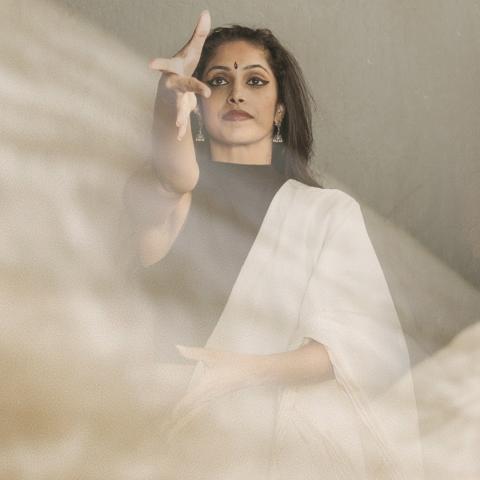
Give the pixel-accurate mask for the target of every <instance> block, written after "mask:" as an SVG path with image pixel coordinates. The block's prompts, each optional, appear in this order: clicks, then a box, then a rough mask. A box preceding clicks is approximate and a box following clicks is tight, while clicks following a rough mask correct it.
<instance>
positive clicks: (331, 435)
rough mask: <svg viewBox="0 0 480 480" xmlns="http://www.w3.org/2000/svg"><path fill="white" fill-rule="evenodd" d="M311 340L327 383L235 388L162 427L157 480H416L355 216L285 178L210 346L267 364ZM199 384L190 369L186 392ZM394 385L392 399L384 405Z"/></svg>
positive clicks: (400, 349)
mask: <svg viewBox="0 0 480 480" xmlns="http://www.w3.org/2000/svg"><path fill="white" fill-rule="evenodd" d="M309 339H314V340H316V341H317V342H320V343H322V344H323V345H324V346H325V347H326V348H327V350H328V352H329V355H330V359H331V361H332V364H333V366H334V371H335V379H334V380H329V381H325V382H321V383H316V384H310V385H306V386H303V385H302V386H297V387H295V388H291V387H285V388H278V387H256V388H251V389H245V390H241V391H237V392H235V393H233V394H229V395H227V396H224V397H222V398H218V399H217V400H215V401H211V402H210V403H208V404H205V405H204V406H202V407H201V408H200V409H197V410H195V411H194V412H191V414H185V415H183V416H182V417H180V418H171V419H170V421H169V422H167V425H168V429H167V430H166V432H165V434H166V436H167V438H168V448H166V451H165V455H166V458H167V461H168V463H169V465H170V471H168V472H167V473H166V476H165V478H178V479H180V478H181V479H184V480H185V479H203V478H205V479H206V478H208V479H210V480H211V479H222V480H227V479H228V480H233V479H235V480H237V479H238V480H239V479H245V478H248V479H258V480H260V479H263V480H264V479H269V480H283V479H285V480H287V479H288V480H292V479H302V480H309V479H312V480H313V479H315V480H317V479H319V478H321V479H322V480H334V479H335V480H347V479H348V480H351V479H355V480H361V479H372V480H373V479H375V480H383V479H392V480H393V479H395V480H396V479H405V480H406V479H408V480H416V479H421V478H423V472H422V462H421V454H420V445H419V433H418V424H417V413H416V407H415V398H414V393H413V384H412V382H411V378H410V363H409V356H408V351H407V347H406V343H405V340H404V336H403V333H402V330H401V327H400V324H399V321H398V317H397V313H396V311H395V308H394V305H393V301H392V298H391V295H390V292H389V289H388V286H387V283H386V280H385V277H384V274H383V271H382V269H381V266H380V264H379V261H378V258H377V256H376V254H375V251H374V249H373V246H372V244H371V242H370V239H369V236H368V233H367V231H366V228H365V224H364V220H363V215H362V212H361V209H360V206H359V204H358V202H356V201H355V200H354V199H353V198H352V197H350V196H349V195H347V194H346V193H344V192H342V191H340V190H336V189H320V188H315V187H309V186H306V185H304V184H302V183H300V182H298V181H296V180H293V179H290V180H288V181H287V182H286V183H285V184H284V185H283V186H282V187H281V188H280V189H279V190H278V192H277V193H276V195H275V197H274V198H273V200H272V203H271V205H270V207H269V209H268V211H267V214H266V216H265V218H264V221H263V223H262V226H261V228H260V231H259V233H258V235H257V237H256V239H255V242H254V244H253V246H252V248H251V250H250V252H249V254H248V256H247V258H246V260H245V263H244V264H243V267H242V269H241V271H240V274H239V276H238V278H237V280H236V283H235V284H234V287H233V289H232V292H231V294H230V297H229V299H228V302H227V304H226V306H225V309H224V310H223V312H222V314H221V316H220V319H219V322H218V324H217V326H216V328H215V330H214V331H213V333H212V335H211V336H210V338H209V340H208V342H207V345H206V346H208V347H212V348H219V349H225V350H231V351H238V352H245V353H257V354H269V353H276V352H282V351H286V350H291V349H294V348H296V347H298V346H299V345H301V344H302V343H303V342H306V341H309ZM202 375H203V367H202V365H201V364H198V365H197V366H196V368H195V372H194V374H193V377H192V380H191V383H190V385H192V386H193V385H194V384H195V383H196V382H197V381H198V380H199V379H200V378H201V376H202ZM400 378H402V380H403V381H404V382H405V380H406V385H407V388H406V392H407V393H406V394H405V391H404V392H403V395H402V397H401V400H400V399H399V398H396V397H392V395H388V392H389V389H390V387H391V386H392V385H393V384H394V383H395V382H396V381H397V380H398V379H400Z"/></svg>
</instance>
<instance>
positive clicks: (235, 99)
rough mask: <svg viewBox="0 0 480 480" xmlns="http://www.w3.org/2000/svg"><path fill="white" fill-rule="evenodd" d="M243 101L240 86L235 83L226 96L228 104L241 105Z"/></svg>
mask: <svg viewBox="0 0 480 480" xmlns="http://www.w3.org/2000/svg"><path fill="white" fill-rule="evenodd" d="M244 101H245V98H244V95H243V93H242V91H241V88H240V86H239V85H238V84H237V83H236V82H235V84H234V85H233V87H232V90H231V91H230V94H229V95H228V103H233V104H235V105H237V104H240V103H243V102H244Z"/></svg>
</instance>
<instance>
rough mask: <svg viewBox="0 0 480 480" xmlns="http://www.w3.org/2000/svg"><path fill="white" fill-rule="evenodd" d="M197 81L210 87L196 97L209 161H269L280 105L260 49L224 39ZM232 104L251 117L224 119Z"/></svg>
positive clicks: (280, 114) (275, 82)
mask: <svg viewBox="0 0 480 480" xmlns="http://www.w3.org/2000/svg"><path fill="white" fill-rule="evenodd" d="M235 65H237V68H235ZM254 65H258V66H254ZM252 66H254V67H253V68H252ZM202 81H203V82H204V83H206V84H207V85H208V86H209V87H210V89H211V92H212V93H211V95H210V97H209V98H207V99H205V98H201V100H200V111H201V114H202V121H203V125H204V128H205V130H206V131H207V133H208V135H209V137H210V152H211V158H212V160H214V161H221V162H231V163H242V164H269V163H271V160H272V134H273V124H274V123H278V122H280V121H281V119H282V117H283V114H284V106H283V105H282V104H280V103H278V102H277V96H278V87H277V81H276V79H275V75H274V74H273V72H272V70H271V68H270V67H269V65H268V62H267V58H266V54H265V52H264V50H263V49H261V48H258V47H256V46H254V45H252V44H251V43H249V42H246V41H235V42H228V43H225V44H223V45H221V46H220V47H219V48H218V49H217V51H216V53H215V55H214V56H213V58H212V59H211V60H210V61H209V62H208V64H207V66H206V68H205V73H204V75H203V77H202ZM232 109H241V110H244V111H246V112H247V113H249V114H250V115H251V116H252V117H253V118H251V119H248V120H242V121H227V120H225V119H223V118H222V116H223V115H224V114H225V113H227V112H229V111H231V110H232Z"/></svg>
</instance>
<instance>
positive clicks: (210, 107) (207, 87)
mask: <svg viewBox="0 0 480 480" xmlns="http://www.w3.org/2000/svg"><path fill="white" fill-rule="evenodd" d="M210 25H211V20H210V14H209V12H208V11H204V12H202V14H201V16H200V19H199V21H198V23H197V26H196V28H195V31H194V33H193V34H192V37H191V38H190V40H189V42H187V44H186V45H185V46H184V47H183V48H182V49H181V50H180V51H179V52H178V54H176V55H175V56H174V57H173V58H171V59H164V58H158V59H154V60H153V61H152V62H151V63H150V67H151V68H152V69H155V70H159V71H161V72H163V73H164V74H165V75H166V77H165V78H166V80H165V83H164V87H165V89H166V90H169V91H171V92H173V93H174V95H175V100H172V102H171V103H172V104H175V105H176V127H177V128H178V131H177V141H178V142H179V145H180V147H181V146H184V145H187V147H188V148H190V146H191V143H192V138H191V132H190V125H189V116H190V112H191V111H192V110H194V109H196V110H197V111H198V112H200V114H201V115H202V121H203V125H204V128H205V130H206V132H207V134H208V135H209V137H210V145H211V158H212V160H213V161H218V162H232V163H241V164H255V165H262V164H270V163H271V160H272V135H273V125H274V123H276V122H279V121H280V120H281V119H282V118H283V115H284V114H285V107H284V105H282V104H281V103H279V102H278V101H277V97H278V86H277V81H276V79H275V76H274V74H273V72H272V71H271V69H270V67H269V65H268V62H267V58H266V56H265V52H264V51H263V50H262V49H261V48H258V47H257V46H255V45H252V44H250V43H249V42H246V41H234V42H228V43H226V44H224V45H221V46H220V47H219V48H218V49H217V51H216V52H215V55H214V56H213V58H212V59H211V60H210V61H209V63H208V65H207V66H206V69H205V73H204V76H203V78H202V79H201V80H197V79H194V78H193V77H191V74H192V73H193V71H194V69H195V67H196V65H197V64H198V60H199V58H200V54H201V50H202V47H203V43H204V41H205V37H206V35H207V34H208V31H209V30H210ZM251 65H259V66H257V67H255V68H250V67H249V66H251ZM212 67H220V68H215V69H213V70H211V68H212ZM196 95H199V98H200V103H199V104H197V97H196ZM172 98H173V97H172ZM167 103H168V102H166V103H165V104H164V108H167V107H166V105H167ZM239 108H240V109H242V110H244V111H246V112H248V113H249V114H250V115H252V117H253V118H252V119H248V120H245V121H237V122H229V121H225V120H224V119H223V118H222V116H223V115H224V114H225V113H226V112H228V111H229V110H231V109H239ZM186 151H187V150H186ZM187 156H188V155H187ZM178 158H182V156H179V157H178ZM185 158H187V157H185ZM191 177H194V175H191ZM174 183H175V181H174V180H172V181H171V182H170V184H171V185H174ZM192 188H193V187H192ZM185 195H187V194H185ZM177 348H178V350H179V352H180V353H181V354H182V355H183V356H184V357H185V358H189V359H191V360H195V361H199V362H201V363H202V364H203V365H204V367H205V374H204V375H203V376H202V378H201V380H200V381H199V383H197V384H196V385H192V386H191V387H190V388H189V391H188V392H187V394H186V395H185V396H184V397H183V398H182V399H181V400H180V401H179V403H178V405H177V408H176V410H175V413H174V415H173V416H172V425H174V424H175V422H176V420H179V419H185V418H186V417H188V415H189V414H192V413H194V412H195V411H196V410H197V409H198V408H201V407H202V405H203V404H204V403H205V402H207V401H210V400H213V399H215V398H217V397H219V396H222V395H225V394H227V393H230V392H233V391H235V390H239V389H243V388H251V387H256V386H261V385H290V384H293V385H295V384H305V383H307V384H308V383H316V382H321V381H324V380H327V379H331V378H334V373H333V368H332V364H331V362H330V358H329V355H328V352H327V350H326V348H325V347H324V346H323V345H322V344H321V343H319V342H316V341H315V340H313V339H307V341H306V342H305V343H304V344H303V345H302V346H301V347H299V348H297V349H295V350H291V351H288V352H279V353H275V354H270V355H263V354H258V355H257V354H244V353H240V352H230V351H226V350H218V349H211V348H202V347H187V346H182V345H177Z"/></svg>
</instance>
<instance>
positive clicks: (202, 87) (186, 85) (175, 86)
mask: <svg viewBox="0 0 480 480" xmlns="http://www.w3.org/2000/svg"><path fill="white" fill-rule="evenodd" d="M166 85H167V87H168V88H170V89H172V90H175V91H177V92H181V93H187V92H193V93H196V94H198V95H202V96H204V97H205V98H208V97H209V96H210V94H211V90H210V88H209V87H208V85H206V84H205V83H203V82H201V81H200V80H198V79H196V78H195V77H182V76H180V75H172V76H170V77H169V78H168V79H167V83H166Z"/></svg>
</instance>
